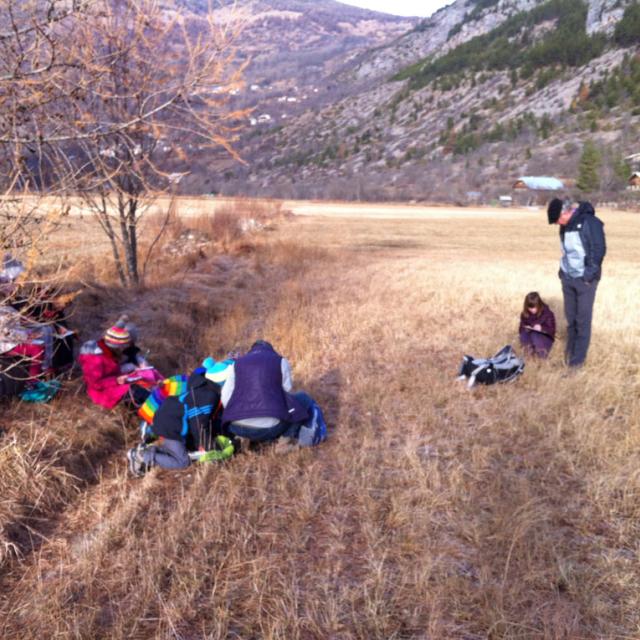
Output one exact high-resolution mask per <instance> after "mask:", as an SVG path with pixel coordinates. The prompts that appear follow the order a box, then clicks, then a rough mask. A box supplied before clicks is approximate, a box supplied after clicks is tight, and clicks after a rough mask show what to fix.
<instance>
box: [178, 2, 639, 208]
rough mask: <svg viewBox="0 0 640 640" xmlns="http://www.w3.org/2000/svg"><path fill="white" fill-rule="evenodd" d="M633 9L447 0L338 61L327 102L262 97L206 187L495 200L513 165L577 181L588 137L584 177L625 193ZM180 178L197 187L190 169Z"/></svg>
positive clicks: (635, 37) (632, 131)
mask: <svg viewBox="0 0 640 640" xmlns="http://www.w3.org/2000/svg"><path fill="white" fill-rule="evenodd" d="M270 4H271V3H270ZM318 4H323V3H318ZM331 4H332V5H336V4H337V3H331ZM334 8H335V7H334ZM639 12H640V9H638V5H637V4H636V3H631V4H629V3H628V2H620V1H617V0H616V1H612V0H593V1H592V2H590V3H586V2H582V1H581V0H548V1H546V2H540V1H535V0H498V1H496V0H456V2H454V3H453V4H452V5H450V6H448V7H445V8H444V9H441V10H440V11H438V12H437V13H436V14H435V15H434V16H432V17H431V18H429V19H427V20H425V21H422V22H420V23H418V24H416V25H415V26H413V27H412V28H411V29H410V30H409V31H407V32H405V33H404V34H402V35H401V36H399V37H397V36H392V37H391V38H390V39H389V41H388V42H386V43H385V44H383V45H378V46H376V47H373V48H370V49H368V50H367V51H363V50H361V49H358V48H356V49H354V50H353V51H352V52H350V53H347V54H345V55H344V57H343V59H342V63H341V64H339V63H337V59H336V57H332V58H331V63H328V64H325V65H324V66H323V69H324V70H326V71H327V73H328V75H327V76H326V83H325V85H324V87H325V91H324V97H325V99H324V100H320V99H318V100H315V101H308V102H307V103H305V102H304V101H300V102H299V103H298V104H296V103H295V102H294V103H293V105H294V106H296V107H297V110H296V111H290V112H286V111H282V110H280V111H278V110H277V105H278V104H280V105H285V106H286V107H288V106H289V104H290V103H288V102H286V101H287V100H289V99H290V98H295V97H296V96H295V95H284V94H282V95H279V96H278V98H276V100H278V99H279V100H283V102H272V103H271V104H269V103H268V102H260V101H258V102H257V105H258V109H257V110H256V111H255V112H254V114H255V115H254V116H253V119H252V120H251V121H250V123H249V127H248V128H247V131H246V134H245V135H244V136H243V139H242V140H241V143H240V146H239V150H240V152H241V154H242V155H243V157H244V159H245V160H246V161H247V163H248V164H247V166H246V167H238V166H237V165H236V166H232V165H229V166H225V167H224V168H221V170H220V174H219V176H218V178H217V179H215V180H212V179H211V178H210V177H209V181H208V183H207V185H206V186H205V187H204V190H216V191H218V190H220V191H223V192H225V193H251V194H266V195H274V196H282V197H318V198H322V197H329V198H345V199H429V200H448V201H451V200H453V201H457V202H465V201H468V200H470V199H492V198H495V197H497V195H499V194H500V193H504V192H508V191H509V189H510V185H511V183H512V182H514V180H515V178H517V177H518V176H519V175H523V174H540V173H544V174H554V175H558V176H560V177H563V178H565V179H568V182H569V183H570V184H572V183H574V182H575V181H576V178H577V177H578V172H579V171H578V165H579V161H580V157H581V154H582V149H583V146H584V145H585V144H587V143H588V144H591V143H593V144H594V145H595V147H596V148H597V150H598V153H599V176H600V180H599V184H598V185H597V186H593V185H591V189H593V190H596V189H597V190H601V191H606V192H608V193H610V194H613V193H615V192H619V191H621V190H622V189H623V188H624V186H625V184H626V179H627V177H628V171H629V167H627V166H625V165H624V162H623V158H624V157H625V156H626V155H628V154H630V153H632V152H637V151H638V149H637V148H635V145H636V141H638V140H639V139H640V136H639V135H638V132H639V131H640V88H639V85H640V57H639V55H638V45H639V44H640V22H639V21H638V20H639V18H638V13H639ZM336 20H337V21H338V22H339V19H336ZM625 34H626V35H625ZM293 46H296V45H294V44H293V38H292V41H291V44H290V45H289V47H290V49H289V51H291V47H293ZM276 50H277V47H276V48H275V49H274V51H273V52H272V54H273V55H277V54H276ZM299 68H300V69H303V67H299ZM310 68H313V67H310ZM308 75H311V76H313V75H314V74H313V73H312V74H308ZM332 83H333V85H335V86H336V87H340V90H336V89H333V93H332V92H331V90H329V91H326V87H327V86H329V87H331V85H332ZM316 88H317V87H316ZM305 94H308V92H305V93H304V94H303V95H305ZM283 96H284V97H283ZM261 116H262V117H261ZM267 116H268V117H267ZM188 185H189V186H190V187H191V188H194V189H196V190H198V188H200V187H201V186H202V185H200V183H199V182H198V176H197V175H196V174H194V176H192V179H191V180H190V181H189V182H188Z"/></svg>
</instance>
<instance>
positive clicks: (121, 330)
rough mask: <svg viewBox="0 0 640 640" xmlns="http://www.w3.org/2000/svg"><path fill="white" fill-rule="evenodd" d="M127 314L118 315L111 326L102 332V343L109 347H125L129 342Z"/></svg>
mask: <svg viewBox="0 0 640 640" xmlns="http://www.w3.org/2000/svg"><path fill="white" fill-rule="evenodd" d="M128 320H129V318H128V317H127V316H120V318H119V319H118V322H116V323H115V324H114V325H113V327H111V328H109V329H107V331H106V333H105V334H104V343H105V344H106V345H107V347H109V348H111V349H126V348H127V347H128V346H129V345H130V344H131V334H130V333H129V330H128V329H127V321H128Z"/></svg>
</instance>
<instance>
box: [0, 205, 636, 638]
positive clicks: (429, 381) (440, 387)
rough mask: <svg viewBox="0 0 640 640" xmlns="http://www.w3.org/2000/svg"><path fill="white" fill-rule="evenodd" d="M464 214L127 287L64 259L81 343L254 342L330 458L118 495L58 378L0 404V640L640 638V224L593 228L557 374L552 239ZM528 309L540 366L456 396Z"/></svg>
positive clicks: (620, 221) (161, 274) (302, 231)
mask: <svg viewBox="0 0 640 640" xmlns="http://www.w3.org/2000/svg"><path fill="white" fill-rule="evenodd" d="M352 209H353V207H352ZM453 213H454V214H455V212H453ZM467 213H468V210H467V211H465V212H464V215H451V216H445V215H433V216H430V215H428V213H427V212H426V213H425V214H424V215H423V216H422V217H421V218H420V219H418V218H417V217H416V218H413V219H410V220H407V219H403V218H401V217H396V218H395V219H394V218H393V217H389V218H387V217H384V216H380V215H376V216H375V218H376V219H373V218H372V217H371V216H368V215H367V211H366V207H365V206H363V207H362V209H361V210H360V212H359V213H358V211H356V212H355V215H353V217H341V216H340V214H339V213H338V214H336V213H335V212H334V213H333V214H332V215H331V217H327V218H323V217H318V216H310V217H307V216H305V217H296V218H294V219H292V220H289V221H283V222H280V223H278V224H277V225H276V226H274V227H272V228H271V229H270V230H269V231H265V232H263V233H261V234H259V235H255V236H250V237H245V238H243V239H242V240H238V241H237V242H236V243H235V244H233V243H228V244H227V245H226V251H225V252H224V253H223V252H222V251H221V250H220V249H219V248H217V247H216V246H215V245H214V244H212V245H211V246H210V247H209V248H207V249H206V250H205V251H200V252H199V253H198V255H196V256H187V257H182V258H179V259H178V258H169V257H166V258H165V260H163V261H160V262H159V263H158V264H156V265H155V267H154V269H153V271H152V277H151V279H150V281H149V283H148V285H147V287H146V288H145V289H144V290H143V291H142V292H140V293H138V294H135V293H134V292H131V291H125V292H123V291H121V290H120V289H119V288H118V287H117V286H116V285H115V284H113V283H112V282H111V281H110V280H109V278H110V277H111V276H110V275H109V271H108V269H107V268H106V267H104V266H103V265H104V263H105V260H106V258H104V257H102V256H101V254H100V251H99V250H98V249H96V250H94V251H90V250H89V251H85V252H84V253H85V255H84V256H83V257H82V261H83V262H82V264H83V267H82V274H83V277H82V278H81V280H82V282H83V283H84V286H85V291H84V293H83V294H82V295H80V296H79V297H78V298H77V299H76V303H75V315H74V320H73V321H74V322H75V323H76V325H77V326H78V327H79V328H80V329H81V332H82V337H83V338H88V337H92V336H93V335H94V334H95V333H96V332H97V331H98V330H99V328H100V327H105V326H107V325H108V323H109V322H110V321H112V320H113V319H115V317H117V314H118V313H119V312H121V311H123V310H127V311H128V312H129V313H130V315H131V316H132V318H133V319H135V320H137V321H138V322H139V323H140V325H141V334H142V339H141V342H142V343H143V345H144V346H145V347H149V348H150V349H151V352H152V358H153V359H154V360H155V361H156V362H157V363H158V365H159V366H160V367H161V368H162V370H163V371H165V372H166V373H173V372H177V371H181V370H183V369H185V368H188V367H191V366H193V365H195V364H196V363H197V360H198V359H200V358H202V357H204V356H205V355H209V354H211V355H214V356H220V355H223V354H224V353H225V352H226V351H227V350H229V349H231V348H234V347H238V346H240V347H244V348H246V347H248V346H249V345H250V344H251V341H252V340H254V339H255V338H257V337H263V338H265V339H268V340H270V341H272V342H273V344H274V345H275V346H276V347H277V348H278V350H279V351H280V352H282V353H283V354H285V355H286V356H288V357H289V359H290V361H291V362H292V365H293V370H294V385H295V386H296V388H300V389H305V390H307V391H309V392H310V393H311V394H312V395H314V396H315V397H316V398H317V399H318V401H319V402H320V403H321V404H322V406H323V407H324V408H325V411H326V415H327V417H328V421H329V423H330V439H329V440H328V441H327V442H326V443H325V444H323V445H322V446H320V447H317V448H315V449H313V450H303V451H297V452H293V453H289V454H287V455H277V454H276V452H275V451H273V450H270V449H265V450H263V451H259V452H255V453H248V454H242V455H240V456H238V457H236V458H234V459H233V460H231V461H230V462H229V463H227V464H224V465H221V466H209V467H206V468H195V467H192V468H190V469H189V470H187V471H185V472H182V473H168V472H162V471H154V472H153V473H151V474H150V475H148V476H147V477H145V478H144V479H142V480H134V479H131V478H129V477H127V469H126V464H125V460H124V452H125V448H126V446H127V445H128V444H131V443H132V442H133V441H134V439H135V433H134V432H133V431H131V430H130V427H129V426H128V421H127V419H126V416H124V415H121V414H120V413H118V412H115V413H113V414H108V413H104V412H102V411H101V410H99V409H98V408H96V407H93V406H91V405H89V403H88V400H87V399H86V398H85V397H84V395H83V392H82V390H81V388H80V385H79V383H78V382H71V383H69V384H68V388H67V390H66V393H65V394H63V395H61V396H60V397H59V398H58V399H56V400H55V401H54V402H53V403H52V404H50V405H44V406H37V407H32V406H25V405H21V404H13V405H11V406H9V407H7V408H6V409H5V410H4V413H3V418H4V420H3V427H4V429H5V434H4V436H3V437H2V438H0V495H1V496H2V498H0V525H1V528H0V559H1V561H2V565H0V566H1V569H2V574H1V577H0V637H2V638H7V639H9V638H53V637H56V638H58V637H59V638H87V639H89V638H122V639H124V638H127V639H129V638H180V639H184V640H191V639H199V638H211V639H213V638H220V639H222V638H237V639H242V640H247V639H254V638H255V639H262V638H266V639H274V640H275V639H283V640H284V639H286V640H290V639H298V638H299V639H302V640H305V639H307V638H309V639H319V640H320V639H351V638H358V639H374V638H380V639H382V638H385V639H387V638H388V639H391V638H397V639H400V638H415V639H418V638H419V639H430V640H431V639H437V640H439V639H445V638H455V639H464V640H475V639H481V638H491V639H496V638H545V639H559V638H563V639H578V638H594V639H595V638H607V639H609V638H611V639H613V638H638V637H640V566H639V562H638V552H639V542H638V541H639V540H640V536H639V533H640V531H639V529H640V527H639V522H640V501H639V499H640V471H639V469H640V411H639V409H640V400H639V397H640V377H639V374H638V371H639V368H638V366H639V363H640V356H639V355H638V344H639V339H640V330H639V329H638V318H639V317H640V314H639V311H640V309H639V301H640V278H638V266H639V265H640V254H639V253H638V249H637V248H638V246H639V243H640V216H638V215H632V214H626V213H613V212H605V213H604V214H603V215H602V218H603V219H604V221H605V223H606V232H607V240H608V245H609V253H608V255H607V257H606V259H605V264H604V275H603V279H602V282H601V284H600V287H599V290H598V294H597V297H596V308H595V316H594V332H593V339H592V347H591V350H590V354H589V361H588V365H587V366H586V367H585V368H584V369H583V370H581V371H579V372H577V373H575V375H568V373H567V371H566V369H565V368H564V366H563V364H562V353H561V351H562V343H563V341H564V321H563V317H562V308H561V304H562V301H561V289H560V284H559V281H558V278H557V268H558V254H559V246H558V239H557V229H556V228H550V227H549V226H548V225H547V224H546V220H545V216H544V214H543V213H542V212H531V211H521V212H518V214H517V215H516V214H515V213H514V212H508V213H505V214H504V215H502V214H501V213H500V212H499V211H493V210H489V211H483V212H479V213H478V214H477V216H475V217H473V216H469V215H467ZM400 215H401V214H400ZM84 224H87V225H90V223H89V222H85V223H84ZM185 224H188V221H187V222H185ZM69 233H70V231H69V230H67V231H66V232H65V235H64V236H61V238H62V240H63V241H64V243H65V244H64V246H65V250H68V251H72V246H73V242H71V243H69ZM83 235H84V237H91V235H90V228H89V227H88V228H87V229H85V230H84V233H83ZM97 246H99V247H102V246H103V245H97ZM100 250H101V249H100ZM172 260H173V262H172ZM531 290H537V291H539V292H540V294H541V295H542V297H543V298H544V299H545V300H546V301H547V302H548V303H549V304H550V305H551V307H552V309H553V310H554V311H555V313H556V317H557V319H558V324H559V327H560V332H559V343H558V344H557V345H556V346H555V347H554V349H553V351H552V354H551V358H550V359H549V361H547V362H534V361H528V362H527V366H526V370H525V373H524V375H523V376H522V377H521V378H519V379H518V380H517V381H516V382H515V383H514V384H510V385H506V386H497V387H488V388H476V389H474V390H472V391H468V390H466V389H465V386H464V385H463V384H461V383H459V382H457V381H456V380H455V376H456V372H457V367H458V365H459V362H460V360H461V358H462V355H463V354H465V353H470V354H474V355H480V356H486V355H490V354H491V353H493V352H495V351H497V350H498V349H499V348H500V347H502V346H503V345H504V344H508V343H513V344H515V343H516V341H517V325H518V313H519V311H520V308H521V305H522V300H523V298H524V295H525V294H526V293H527V292H528V291H531Z"/></svg>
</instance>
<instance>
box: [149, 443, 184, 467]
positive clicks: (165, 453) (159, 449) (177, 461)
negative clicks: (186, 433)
mask: <svg viewBox="0 0 640 640" xmlns="http://www.w3.org/2000/svg"><path fill="white" fill-rule="evenodd" d="M142 455H143V459H144V463H145V465H146V466H147V468H148V469H149V468H151V467H153V466H155V465H158V466H159V467H162V468H163V469H184V468H186V467H188V466H189V464H190V462H191V460H189V453H188V452H187V447H186V446H185V444H184V443H183V442H180V441H179V440H168V439H165V438H163V439H162V440H161V441H160V444H157V445H156V444H151V445H148V446H147V447H145V449H144V452H143V454H142Z"/></svg>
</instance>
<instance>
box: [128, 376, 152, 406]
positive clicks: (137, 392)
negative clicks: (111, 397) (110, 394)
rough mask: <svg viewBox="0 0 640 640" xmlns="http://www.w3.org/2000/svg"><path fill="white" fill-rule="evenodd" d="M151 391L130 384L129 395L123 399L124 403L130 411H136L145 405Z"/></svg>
mask: <svg viewBox="0 0 640 640" xmlns="http://www.w3.org/2000/svg"><path fill="white" fill-rule="evenodd" d="M150 393H151V391H150V390H149V389H147V388H145V387H143V386H141V385H139V384H135V383H133V384H131V386H130V387H129V393H127V395H126V396H125V397H124V398H125V402H126V404H127V405H129V407H130V408H131V409H135V410H136V411H137V410H138V409H139V408H140V407H141V406H142V405H143V404H144V403H145V400H146V399H147V398H148V397H149V394H150Z"/></svg>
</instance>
